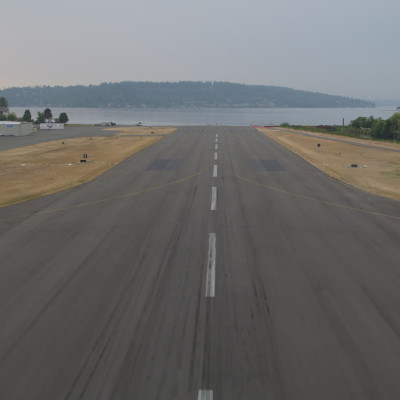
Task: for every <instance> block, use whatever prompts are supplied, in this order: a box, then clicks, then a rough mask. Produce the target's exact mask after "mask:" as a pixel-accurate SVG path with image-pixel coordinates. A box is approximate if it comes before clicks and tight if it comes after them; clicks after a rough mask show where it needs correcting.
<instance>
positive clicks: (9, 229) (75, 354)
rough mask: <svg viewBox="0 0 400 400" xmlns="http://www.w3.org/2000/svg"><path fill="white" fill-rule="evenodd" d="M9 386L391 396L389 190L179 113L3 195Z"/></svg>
mask: <svg viewBox="0 0 400 400" xmlns="http://www.w3.org/2000/svg"><path fill="white" fill-rule="evenodd" d="M0 265H1V266H0V394H1V395H0V397H1V399H5V400H17V399H18V400H19V399H21V400H22V399H23V400H27V399H29V400H67V399H89V400H92V399H93V400H100V399H104V400H106V399H107V400H109V399H112V400H125V399H141V400H142V399H151V400H153V399H154V400H155V399H161V400H164V399H168V400H169V399H171V400H172V399H179V400H180V399H185V400H189V399H193V400H219V399H223V400H232V399H243V400H244V399H246V400H261V399H263V400H265V399H277V400H280V399H282V400H283V399H290V400H299V399H301V400H302V399H304V400H314V399H315V400H330V399H332V400H338V399H341V400H345V399H371V400H372V399H373V400H376V399H385V400H386V399H399V398H400V379H399V377H400V203H398V202H395V201H392V200H388V199H383V198H380V197H377V196H374V195H371V194H368V193H366V192H362V191H359V190H357V189H354V188H352V187H349V186H346V185H343V184H341V183H339V182H337V181H335V180H333V179H331V178H329V177H327V176H326V175H324V174H323V173H322V172H320V171H319V170H317V169H316V168H314V167H312V166H311V165H309V164H308V163H306V162H305V161H303V160H302V159H301V158H299V157H298V156H296V155H294V154H293V153H291V152H289V151H288V150H286V149H285V148H283V147H282V146H280V145H278V144H276V143H274V142H273V141H271V140H270V139H268V138H267V137H266V136H264V135H262V134H260V133H259V132H257V131H256V130H255V129H252V128H239V127H237V128H235V127H190V128H189V127H187V128H179V129H178V130H177V131H176V132H175V133H173V134H170V135H168V136H166V137H165V138H164V139H162V140H161V141H159V142H157V143H155V144H153V145H152V146H150V147H148V148H146V149H144V150H143V151H141V152H139V153H137V154H135V155H134V156H132V157H130V158H128V159H127V160H125V161H124V162H122V163H120V164H118V165H117V166H115V167H114V168H112V169H110V170H109V171H107V172H106V173H104V174H103V175H102V176H100V177H98V178H96V179H95V180H93V181H92V182H89V183H87V184H84V185H81V186H79V187H76V188H74V189H71V190H67V191H64V192H60V193H57V194H54V195H50V196H46V197H43V198H41V199H35V200H31V201H28V202H24V203H20V204H16V205H13V206H8V207H4V208H0Z"/></svg>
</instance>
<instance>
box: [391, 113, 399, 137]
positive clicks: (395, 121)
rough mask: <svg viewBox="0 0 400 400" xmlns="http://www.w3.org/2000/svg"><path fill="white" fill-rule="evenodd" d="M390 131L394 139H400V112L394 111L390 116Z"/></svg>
mask: <svg viewBox="0 0 400 400" xmlns="http://www.w3.org/2000/svg"><path fill="white" fill-rule="evenodd" d="M389 121H390V133H391V136H392V139H396V140H399V139H400V112H397V113H394V114H393V115H392V116H391V117H390V118H389Z"/></svg>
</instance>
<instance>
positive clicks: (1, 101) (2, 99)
mask: <svg viewBox="0 0 400 400" xmlns="http://www.w3.org/2000/svg"><path fill="white" fill-rule="evenodd" d="M0 107H5V108H8V101H7V99H6V98H5V97H0Z"/></svg>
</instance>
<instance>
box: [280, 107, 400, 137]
mask: <svg viewBox="0 0 400 400" xmlns="http://www.w3.org/2000/svg"><path fill="white" fill-rule="evenodd" d="M281 126H282V127H287V128H289V127H290V128H292V129H300V130H307V131H311V132H321V133H334V134H336V135H345V136H352V137H358V138H363V139H376V140H380V139H381V140H393V141H400V112H396V113H394V114H393V115H392V116H391V117H390V118H388V119H382V118H380V117H379V118H374V117H373V116H370V117H358V118H356V119H355V120H353V121H350V123H349V124H348V125H343V126H340V125H317V126H305V125H290V124H289V123H287V122H284V123H283V124H281Z"/></svg>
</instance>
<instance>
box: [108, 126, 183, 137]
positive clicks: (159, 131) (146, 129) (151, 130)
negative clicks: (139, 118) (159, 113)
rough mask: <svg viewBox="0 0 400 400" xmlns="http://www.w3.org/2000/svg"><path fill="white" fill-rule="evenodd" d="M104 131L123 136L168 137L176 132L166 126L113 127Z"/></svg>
mask: <svg viewBox="0 0 400 400" xmlns="http://www.w3.org/2000/svg"><path fill="white" fill-rule="evenodd" d="M104 130H105V131H114V132H117V133H120V134H123V135H154V134H155V135H168V134H169V133H172V132H173V131H175V130H176V128H171V127H168V126H156V127H151V126H121V127H118V126H115V127H113V128H105V129H104Z"/></svg>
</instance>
